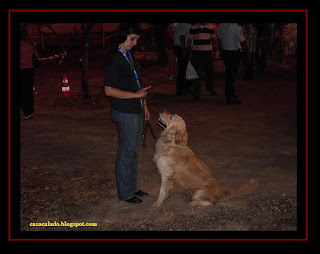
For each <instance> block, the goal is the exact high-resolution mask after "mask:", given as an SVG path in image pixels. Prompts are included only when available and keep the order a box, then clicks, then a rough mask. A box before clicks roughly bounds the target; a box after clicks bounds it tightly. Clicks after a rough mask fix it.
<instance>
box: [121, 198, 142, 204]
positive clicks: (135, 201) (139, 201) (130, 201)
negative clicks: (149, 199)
mask: <svg viewBox="0 0 320 254" xmlns="http://www.w3.org/2000/svg"><path fill="white" fill-rule="evenodd" d="M125 201H126V202H128V203H141V202H142V200H141V199H140V198H138V197H136V196H133V197H132V198H129V199H127V200H125Z"/></svg>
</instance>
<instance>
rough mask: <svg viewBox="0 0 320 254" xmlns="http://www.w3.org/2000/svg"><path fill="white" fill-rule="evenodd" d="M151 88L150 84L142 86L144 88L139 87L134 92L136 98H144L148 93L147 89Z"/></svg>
mask: <svg viewBox="0 0 320 254" xmlns="http://www.w3.org/2000/svg"><path fill="white" fill-rule="evenodd" d="M150 88H151V86H148V87H144V88H141V89H140V90H139V91H137V92H136V96H137V97H136V98H139V99H140V98H144V97H146V96H147V94H148V92H147V91H148V90H149V89H150Z"/></svg>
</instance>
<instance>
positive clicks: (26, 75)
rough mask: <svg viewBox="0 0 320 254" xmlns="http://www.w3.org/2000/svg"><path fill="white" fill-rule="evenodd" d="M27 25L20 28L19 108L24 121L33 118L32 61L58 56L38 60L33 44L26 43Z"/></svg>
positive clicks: (57, 56) (55, 57) (54, 57)
mask: <svg viewBox="0 0 320 254" xmlns="http://www.w3.org/2000/svg"><path fill="white" fill-rule="evenodd" d="M26 26H27V25H26V24H21V26H20V89H21V91H20V106H21V109H22V112H23V114H24V119H25V120H28V119H31V118H33V117H34V91H33V87H34V68H35V66H34V60H36V61H44V60H48V59H57V58H59V56H60V55H54V56H50V57H46V58H40V57H39V54H38V52H37V50H36V48H35V46H34V44H33V43H31V42H29V41H28V31H27V27H26Z"/></svg>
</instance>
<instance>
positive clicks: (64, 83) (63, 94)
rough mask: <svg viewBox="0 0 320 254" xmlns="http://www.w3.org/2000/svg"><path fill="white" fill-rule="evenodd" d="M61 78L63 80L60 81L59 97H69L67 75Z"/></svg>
mask: <svg viewBox="0 0 320 254" xmlns="http://www.w3.org/2000/svg"><path fill="white" fill-rule="evenodd" d="M62 78H63V79H62V88H61V90H62V91H61V97H70V96H71V92H70V86H69V81H68V78H67V75H66V74H63V76H62Z"/></svg>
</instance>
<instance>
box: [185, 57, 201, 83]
mask: <svg viewBox="0 0 320 254" xmlns="http://www.w3.org/2000/svg"><path fill="white" fill-rule="evenodd" d="M198 78H199V76H198V74H197V72H196V70H195V69H194V67H193V65H192V64H191V62H190V61H188V66H187V71H186V79H187V80H192V79H198Z"/></svg>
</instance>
